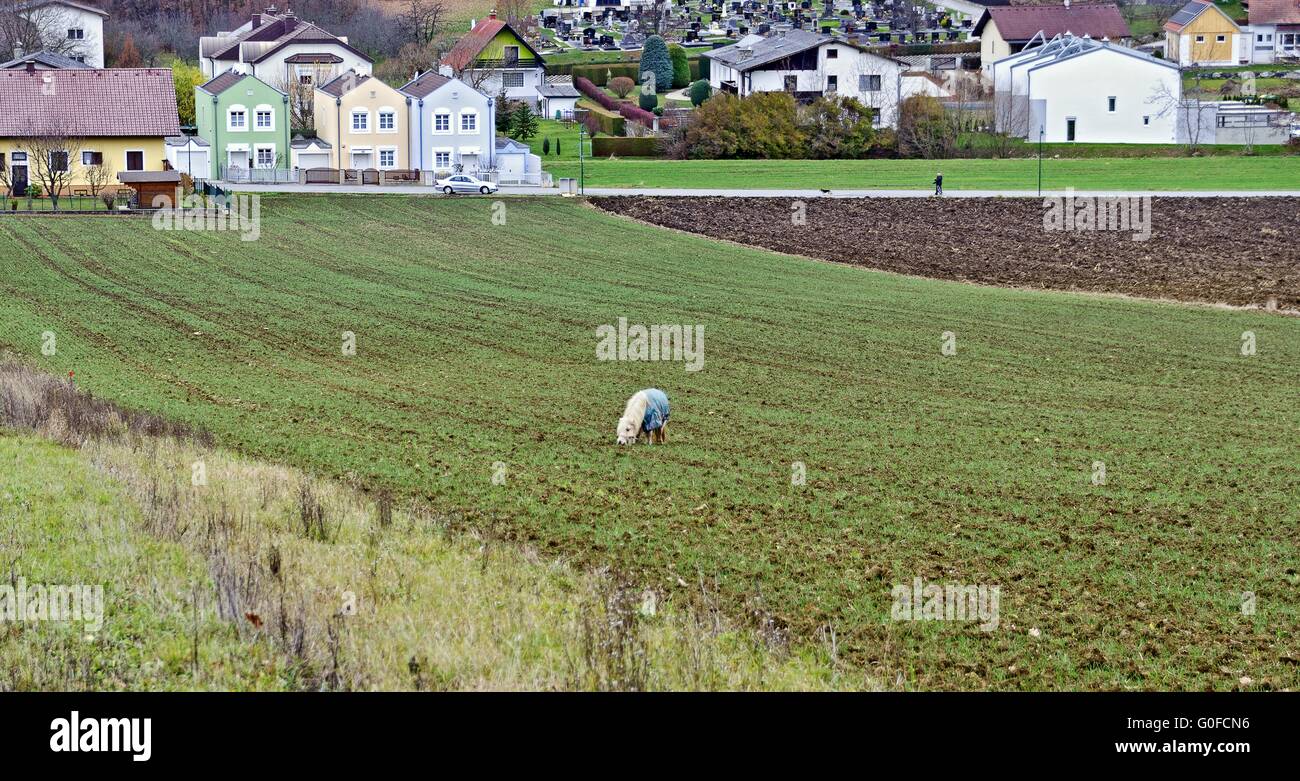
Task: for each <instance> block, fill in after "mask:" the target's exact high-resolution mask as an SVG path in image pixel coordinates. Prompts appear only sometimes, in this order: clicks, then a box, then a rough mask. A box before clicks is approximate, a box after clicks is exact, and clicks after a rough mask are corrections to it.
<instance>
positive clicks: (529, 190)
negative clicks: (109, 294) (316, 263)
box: [226, 184, 1300, 198]
mask: <svg viewBox="0 0 1300 781" xmlns="http://www.w3.org/2000/svg"><path fill="white" fill-rule="evenodd" d="M226 186H227V187H228V188H229V189H231V190H235V191H237V192H259V193H272V192H282V193H336V194H337V193H356V194H367V193H369V194H375V193H386V194H401V195H441V192H440V191H439V190H437V189H435V188H433V187H423V186H412V185H406V186H402V185H390V186H385V187H379V186H377V185H375V186H369V187H365V186H360V185H346V186H339V185H331V184H274V185H273V184H233V185H226ZM498 194H499V195H559V194H560V191H559V189H557V188H554V187H551V188H543V187H502V188H501V190H500V192H499V193H498ZM1067 194H1069V192H1068V191H1066V190H1044V191H1043V193H1042V194H1041V195H1040V194H1039V193H1038V192H1037V191H1035V190H949V191H947V192H945V193H944V195H943V197H945V198H1041V197H1047V196H1064V195H1067ZM587 195H602V196H603V195H661V196H675V197H682V196H724V197H729V198H929V197H932V193H931V191H930V190H831V191H829V192H827V191H822V190H740V189H716V190H712V189H674V188H656V187H636V188H631V187H629V188H615V187H588V188H587ZM1074 195H1075V196H1076V197H1083V196H1096V197H1110V196H1141V195H1150V196H1156V197H1160V198H1211V197H1233V198H1281V197H1291V198H1297V197H1300V190H1075V191H1074ZM459 197H462V198H468V197H481V196H466V195H462V196H459Z"/></svg>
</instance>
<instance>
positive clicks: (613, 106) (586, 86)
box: [573, 76, 619, 112]
mask: <svg viewBox="0 0 1300 781" xmlns="http://www.w3.org/2000/svg"><path fill="white" fill-rule="evenodd" d="M573 86H574V87H575V88H576V89H577V90H578V92H581V93H582V94H583V95H586V96H587V97H589V98H591V99H592V100H594V101H596V102H597V103H599V104H600V105H601V106H602V107H604V108H606V109H609V110H610V111H614V112H617V111H618V106H619V104H618V101H616V100H614V99H613V98H611V97H610V96H609V95H607V94H605V91H604V90H602V89H601V88H600V87H597V86H596V85H595V84H593V83H591V80H590V79H586V78H583V77H582V76H577V77H575V78H574V79H573Z"/></svg>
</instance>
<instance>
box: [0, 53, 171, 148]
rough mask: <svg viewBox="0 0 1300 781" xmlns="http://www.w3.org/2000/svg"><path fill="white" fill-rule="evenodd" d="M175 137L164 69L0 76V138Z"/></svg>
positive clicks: (168, 73) (168, 76)
mask: <svg viewBox="0 0 1300 781" xmlns="http://www.w3.org/2000/svg"><path fill="white" fill-rule="evenodd" d="M44 128H49V129H50V130H51V131H57V132H58V133H59V134H60V135H66V136H73V137H77V136H80V137H99V136H175V135H180V132H181V127H180V120H179V119H178V118H177V116H176V88H175V86H174V84H173V82H172V72H171V71H170V70H168V69H166V68H114V69H109V70H98V69H87V70H42V71H36V72H35V73H28V72H26V71H25V70H16V71H0V137H6V138H23V137H29V136H31V135H33V134H34V133H39V132H41V130H42V129H44Z"/></svg>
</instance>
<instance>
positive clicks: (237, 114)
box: [230, 108, 248, 130]
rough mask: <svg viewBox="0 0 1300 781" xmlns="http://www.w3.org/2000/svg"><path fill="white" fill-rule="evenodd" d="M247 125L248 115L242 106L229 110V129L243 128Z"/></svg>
mask: <svg viewBox="0 0 1300 781" xmlns="http://www.w3.org/2000/svg"><path fill="white" fill-rule="evenodd" d="M247 127H248V115H247V114H246V113H244V110H243V109H242V108H240V109H235V108H232V109H231V110H230V129H231V130H245V129H247Z"/></svg>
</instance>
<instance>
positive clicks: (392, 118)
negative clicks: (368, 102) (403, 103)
mask: <svg viewBox="0 0 1300 781" xmlns="http://www.w3.org/2000/svg"><path fill="white" fill-rule="evenodd" d="M379 129H380V130H387V131H389V132H391V131H393V130H396V129H397V115H396V114H394V113H393V112H391V111H380V112H379Z"/></svg>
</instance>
